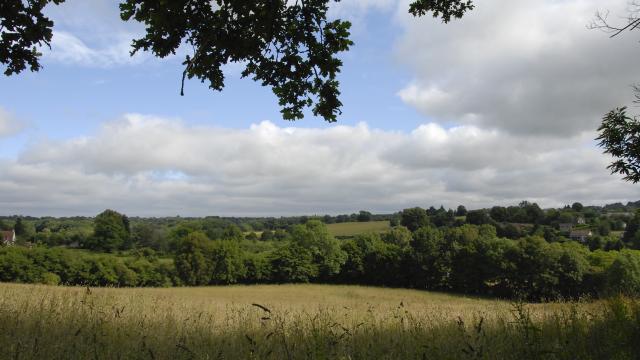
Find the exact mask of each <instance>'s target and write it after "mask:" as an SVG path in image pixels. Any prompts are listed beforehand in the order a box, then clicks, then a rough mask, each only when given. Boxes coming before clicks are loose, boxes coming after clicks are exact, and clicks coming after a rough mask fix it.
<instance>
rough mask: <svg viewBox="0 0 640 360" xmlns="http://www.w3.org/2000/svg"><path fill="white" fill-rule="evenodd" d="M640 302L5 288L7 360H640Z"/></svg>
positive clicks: (369, 291) (0, 340) (259, 289)
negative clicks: (639, 357)
mask: <svg viewBox="0 0 640 360" xmlns="http://www.w3.org/2000/svg"><path fill="white" fill-rule="evenodd" d="M639 337H640V305H639V304H638V302H634V301H629V300H623V299H618V300H616V301H611V302H609V303H600V302H599V303H573V304H569V303H564V304H559V303H558V304H555V303H554V304H535V305H533V304H529V305H526V304H521V303H509V302H504V301H495V300H488V299H476V298H468V297H461V296H453V295H447V294H438V293H427V292H420V291H414V290H399V289H380V288H367V287H359V286H323V285H268V286H267V285H265V286H230V287H207V288H172V289H149V288H147V289H104V288H103V289H95V288H92V289H86V288H65V287H47V286H42V285H16V284H0V349H2V350H0V358H3V359H4V358H7V359H9V358H10V359H121V358H127V359H607V358H616V359H634V358H637V357H636V356H637V355H636V353H635V352H634V351H635V348H634V347H635V344H637V342H638V340H640V339H639Z"/></svg>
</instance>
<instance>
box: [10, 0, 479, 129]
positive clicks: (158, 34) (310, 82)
mask: <svg viewBox="0 0 640 360" xmlns="http://www.w3.org/2000/svg"><path fill="white" fill-rule="evenodd" d="M335 1H338V0H335ZM62 2H64V0H38V1H23V0H3V1H2V2H1V3H0V39H1V40H0V63H2V64H6V65H7V69H6V71H5V74H7V75H11V74H14V73H19V72H21V71H22V70H24V69H25V68H26V66H27V65H28V66H29V67H30V69H31V70H32V71H37V70H39V69H40V63H39V57H40V55H41V54H39V53H38V52H37V49H36V45H39V44H45V45H48V44H49V41H51V37H52V27H53V25H54V24H53V22H52V21H51V20H50V19H48V18H47V17H45V16H44V15H43V9H44V7H45V6H46V5H47V4H48V3H54V4H59V3H62ZM330 2H332V0H306V1H300V2H295V3H291V2H288V1H285V0H230V1H216V2H213V1H210V0H189V1H187V0H174V1H163V2H158V1H157V0H121V3H120V16H121V18H122V20H125V21H128V20H134V21H137V22H140V23H143V24H144V25H145V31H146V33H145V34H144V36H143V37H142V38H140V39H136V40H134V41H133V43H132V48H133V49H132V52H131V54H134V53H136V52H138V51H141V50H143V51H150V52H152V53H153V54H154V55H155V56H157V57H160V58H164V57H166V56H168V55H170V54H175V53H176V51H177V49H178V48H179V47H180V46H181V45H183V44H188V45H189V48H191V49H193V52H192V53H191V54H189V55H186V56H185V60H184V62H183V65H184V71H183V75H182V79H183V81H182V89H181V94H183V93H184V91H183V90H184V80H185V79H186V78H189V79H191V78H194V77H195V78H197V79H199V80H201V81H202V82H207V83H208V85H209V88H211V89H213V90H222V89H223V87H224V73H223V71H222V66H224V65H225V64H228V63H243V64H244V67H245V68H244V70H243V71H242V76H243V77H251V78H253V79H254V80H255V81H258V82H260V83H261V84H262V85H263V86H269V87H271V88H272V89H273V92H274V94H275V95H276V97H277V98H278V102H279V104H280V106H281V107H282V110H281V112H282V115H283V118H284V119H288V120H293V119H300V118H302V117H303V110H304V109H306V108H307V107H312V111H313V114H314V115H316V116H321V117H323V118H324V119H325V120H327V121H336V117H337V115H338V114H339V113H340V107H341V105H342V103H341V102H340V100H339V95H340V91H339V83H338V80H337V74H338V73H339V72H340V69H341V67H342V60H340V58H339V57H338V55H339V54H340V53H342V52H344V51H347V50H348V49H349V48H350V46H351V45H352V44H353V43H352V42H351V40H350V39H349V36H350V33H349V29H350V27H351V24H350V23H349V22H348V21H343V20H340V19H336V20H328V19H327V11H328V9H329V3H330ZM471 9H473V3H472V2H471V1H470V0H415V1H414V2H412V3H411V4H410V6H409V12H410V13H411V14H413V15H414V16H423V15H427V14H432V15H433V16H434V17H436V18H441V19H442V21H443V22H445V23H446V22H449V21H450V20H451V19H452V18H460V17H462V16H463V14H464V13H466V12H467V11H469V10H471Z"/></svg>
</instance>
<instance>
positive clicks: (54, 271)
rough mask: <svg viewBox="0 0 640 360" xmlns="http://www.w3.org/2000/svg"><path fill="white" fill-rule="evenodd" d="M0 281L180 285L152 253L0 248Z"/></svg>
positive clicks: (168, 264)
mask: <svg viewBox="0 0 640 360" xmlns="http://www.w3.org/2000/svg"><path fill="white" fill-rule="evenodd" d="M0 281H3V282H21V283H41V284H49V285H58V284H64V285H83V286H84V285H87V286H154V287H166V286H172V285H180V284H181V281H180V279H179V278H177V277H176V272H175V267H174V266H173V262H171V261H170V262H166V261H160V260H159V259H158V258H157V257H156V256H155V254H154V253H153V252H152V251H148V250H146V251H137V252H135V254H132V255H131V256H129V257H118V256H115V255H108V254H103V255H98V254H91V253H85V252H82V251H78V250H69V249H64V248H46V247H36V248H25V247H19V246H13V247H2V248H0Z"/></svg>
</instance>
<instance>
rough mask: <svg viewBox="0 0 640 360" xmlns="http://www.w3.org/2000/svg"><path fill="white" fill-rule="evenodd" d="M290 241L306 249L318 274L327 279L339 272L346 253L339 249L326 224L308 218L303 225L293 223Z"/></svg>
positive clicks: (338, 244)
mask: <svg viewBox="0 0 640 360" xmlns="http://www.w3.org/2000/svg"><path fill="white" fill-rule="evenodd" d="M291 238H292V242H293V243H295V244H297V245H299V246H300V247H303V248H305V249H307V250H308V251H309V252H310V253H311V256H312V259H313V263H314V264H315V265H316V266H317V267H318V274H319V275H320V277H322V278H323V279H327V278H329V277H330V276H333V275H335V274H337V273H338V272H340V267H341V266H342V264H344V262H345V260H346V254H345V253H344V252H343V251H342V250H341V249H340V243H339V242H338V241H337V240H336V239H335V238H334V237H333V236H332V235H331V234H330V233H329V231H328V230H327V226H326V225H325V224H324V223H322V222H321V221H319V220H309V221H307V222H306V223H305V224H304V225H295V226H294V227H293V228H292V229H291Z"/></svg>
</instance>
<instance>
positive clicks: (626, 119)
mask: <svg viewBox="0 0 640 360" xmlns="http://www.w3.org/2000/svg"><path fill="white" fill-rule="evenodd" d="M598 132H599V136H598V137H597V138H596V140H597V141H599V143H598V145H600V146H601V147H602V148H604V152H605V154H610V155H611V156H613V157H614V158H616V159H617V160H615V161H613V162H612V163H611V164H610V165H609V166H607V169H609V170H611V173H612V174H616V173H617V174H621V175H624V177H623V179H624V180H626V181H631V182H633V183H637V182H638V181H640V122H639V121H638V120H637V119H636V118H635V117H634V118H632V117H630V116H629V115H627V108H626V107H622V108H616V109H615V110H611V111H610V112H609V113H608V114H607V115H605V117H604V118H603V119H602V124H601V125H600V127H599V128H598Z"/></svg>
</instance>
